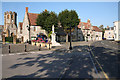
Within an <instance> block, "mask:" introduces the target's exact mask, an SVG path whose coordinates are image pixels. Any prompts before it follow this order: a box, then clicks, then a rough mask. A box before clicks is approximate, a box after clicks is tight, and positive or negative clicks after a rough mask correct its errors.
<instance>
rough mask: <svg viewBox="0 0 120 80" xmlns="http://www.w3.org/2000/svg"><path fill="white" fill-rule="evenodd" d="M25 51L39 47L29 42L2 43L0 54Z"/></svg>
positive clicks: (37, 49) (36, 49) (35, 49)
mask: <svg viewBox="0 0 120 80" xmlns="http://www.w3.org/2000/svg"><path fill="white" fill-rule="evenodd" d="M26 51H39V47H37V46H33V45H30V44H3V45H2V54H9V53H19V52H26Z"/></svg>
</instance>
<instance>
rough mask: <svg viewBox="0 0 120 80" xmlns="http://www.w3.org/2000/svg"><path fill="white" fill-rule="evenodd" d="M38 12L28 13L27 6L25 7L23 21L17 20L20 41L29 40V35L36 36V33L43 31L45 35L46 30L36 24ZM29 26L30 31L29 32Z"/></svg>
mask: <svg viewBox="0 0 120 80" xmlns="http://www.w3.org/2000/svg"><path fill="white" fill-rule="evenodd" d="M37 17H38V14H36V13H29V12H28V7H26V11H25V16H24V20H23V22H19V25H18V38H19V40H21V42H27V41H29V37H30V39H31V37H37V34H39V33H43V34H44V35H46V36H47V32H46V31H45V30H44V29H42V28H41V26H37V24H36V19H37ZM29 27H30V33H29V30H28V29H29Z"/></svg>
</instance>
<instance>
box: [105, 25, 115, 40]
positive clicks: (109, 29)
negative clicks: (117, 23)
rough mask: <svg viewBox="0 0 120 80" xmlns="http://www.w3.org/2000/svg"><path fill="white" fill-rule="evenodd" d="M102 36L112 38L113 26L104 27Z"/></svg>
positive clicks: (107, 38)
mask: <svg viewBox="0 0 120 80" xmlns="http://www.w3.org/2000/svg"><path fill="white" fill-rule="evenodd" d="M104 38H105V39H106V40H114V27H107V28H105V33H104Z"/></svg>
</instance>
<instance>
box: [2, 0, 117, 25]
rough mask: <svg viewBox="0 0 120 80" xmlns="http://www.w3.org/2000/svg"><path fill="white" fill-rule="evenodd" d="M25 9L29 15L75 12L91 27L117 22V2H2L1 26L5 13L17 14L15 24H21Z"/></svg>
mask: <svg viewBox="0 0 120 80" xmlns="http://www.w3.org/2000/svg"><path fill="white" fill-rule="evenodd" d="M25 7H28V12H30V13H40V12H42V11H44V10H45V9H47V10H48V11H54V12H55V13H57V14H59V12H61V11H63V10H65V9H68V10H76V12H77V14H78V16H79V18H80V19H81V21H82V22H87V20H88V19H90V21H91V23H92V25H94V26H98V27H99V26H100V25H104V27H107V26H110V27H113V26H114V24H113V22H114V21H117V20H118V2H2V25H4V12H6V11H14V12H16V13H17V24H18V22H23V19H24V15H25ZM0 25H1V24H0Z"/></svg>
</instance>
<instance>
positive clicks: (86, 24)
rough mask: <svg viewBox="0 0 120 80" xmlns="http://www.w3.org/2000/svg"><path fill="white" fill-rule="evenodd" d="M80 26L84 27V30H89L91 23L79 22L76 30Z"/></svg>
mask: <svg viewBox="0 0 120 80" xmlns="http://www.w3.org/2000/svg"><path fill="white" fill-rule="evenodd" d="M81 25H83V26H85V28H84V29H90V27H91V23H86V22H80V23H79V25H78V28H80V27H81Z"/></svg>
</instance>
